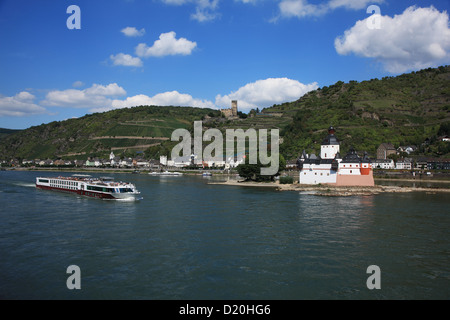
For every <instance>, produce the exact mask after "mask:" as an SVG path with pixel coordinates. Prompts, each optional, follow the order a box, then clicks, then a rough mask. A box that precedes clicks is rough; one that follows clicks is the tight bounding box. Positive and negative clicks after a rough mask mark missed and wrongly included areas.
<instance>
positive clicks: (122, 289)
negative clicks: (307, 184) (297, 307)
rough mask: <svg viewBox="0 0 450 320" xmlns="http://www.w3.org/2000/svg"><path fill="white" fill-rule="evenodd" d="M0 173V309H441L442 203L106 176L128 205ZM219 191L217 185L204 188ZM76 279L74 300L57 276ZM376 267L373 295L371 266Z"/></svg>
mask: <svg viewBox="0 0 450 320" xmlns="http://www.w3.org/2000/svg"><path fill="white" fill-rule="evenodd" d="M38 175H48V176H57V175H58V173H46V174H43V173H37V172H9V171H6V172H5V171H2V172H0V201H1V204H2V205H1V209H0V226H1V227H0V298H12V299H449V298H450V289H449V288H450V268H449V265H450V255H449V254H450V244H449V243H450V236H449V231H448V230H449V228H450V217H449V204H450V200H449V197H448V195H447V194H445V193H441V194H425V193H407V194H379V195H373V196H361V197H360V196H354V197H318V196H314V195H310V194H301V193H298V192H277V191H274V190H270V189H265V188H263V189H261V188H249V187H234V186H222V185H208V181H209V180H208V179H206V178H202V177H199V176H183V177H158V176H156V177H155V176H149V175H144V174H139V175H135V174H113V175H110V176H113V177H114V178H115V179H116V180H123V181H131V182H133V183H135V184H136V186H137V187H138V189H139V190H140V191H141V193H142V196H143V199H142V200H141V201H137V202H117V201H105V200H97V199H91V198H84V197H78V196H76V195H71V194H63V193H56V192H52V191H43V190H37V189H36V188H35V187H34V181H35V177H36V176H38ZM213 179H214V177H213ZM69 265H77V266H79V267H80V269H81V290H69V289H67V287H66V280H67V278H68V277H69V274H67V273H66V268H67V267H68V266H69ZM370 265H377V266H379V267H380V269H381V289H380V290H369V289H368V288H367V286H366V280H367V278H368V277H369V276H370V275H369V274H367V273H366V270H367V267H368V266H370Z"/></svg>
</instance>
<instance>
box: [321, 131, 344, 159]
mask: <svg viewBox="0 0 450 320" xmlns="http://www.w3.org/2000/svg"><path fill="white" fill-rule="evenodd" d="M335 132H336V130H335V129H334V127H332V126H331V127H329V128H328V136H327V137H326V138H325V139H323V141H322V145H321V147H320V157H321V158H322V159H334V158H335V157H336V154H337V153H338V152H339V145H340V143H339V140H338V138H336V136H335V135H334V133H335Z"/></svg>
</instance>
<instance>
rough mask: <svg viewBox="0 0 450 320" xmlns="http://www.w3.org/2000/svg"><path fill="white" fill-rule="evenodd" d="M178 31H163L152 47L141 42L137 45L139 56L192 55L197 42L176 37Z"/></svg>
mask: <svg viewBox="0 0 450 320" xmlns="http://www.w3.org/2000/svg"><path fill="white" fill-rule="evenodd" d="M175 36H176V33H175V32H173V31H171V32H167V33H162V34H161V35H160V36H159V40H156V41H155V42H154V43H153V45H152V46H151V47H149V46H147V45H146V44H145V43H140V44H139V45H138V46H137V47H136V54H137V55H138V56H139V57H163V56H168V55H190V54H191V53H192V50H194V48H195V47H196V46H197V43H196V42H192V41H189V40H187V39H185V38H179V39H176V38H175Z"/></svg>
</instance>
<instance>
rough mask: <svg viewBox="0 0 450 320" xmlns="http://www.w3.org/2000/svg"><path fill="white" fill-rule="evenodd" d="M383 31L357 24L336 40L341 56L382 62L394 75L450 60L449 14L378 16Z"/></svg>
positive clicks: (413, 10) (421, 11) (413, 11)
mask: <svg viewBox="0 0 450 320" xmlns="http://www.w3.org/2000/svg"><path fill="white" fill-rule="evenodd" d="M378 18H379V19H380V28H379V29H374V28H369V27H368V24H367V23H368V21H369V19H371V17H368V18H367V19H365V20H362V21H357V22H356V24H355V25H354V26H353V27H352V28H350V29H349V30H346V31H345V32H344V35H343V36H340V37H338V38H336V39H335V48H336V51H337V52H338V53H339V54H341V55H347V54H351V53H354V54H356V55H357V56H361V57H367V58H373V59H376V60H377V61H379V62H381V63H382V64H383V65H384V67H385V69H386V70H387V71H389V72H391V73H401V72H405V71H408V70H417V69H422V68H426V67H432V66H437V65H439V64H445V63H448V62H449V61H450V29H449V27H448V24H449V18H448V14H447V12H445V11H444V12H439V11H438V10H436V9H435V8H434V7H430V8H417V7H415V6H412V7H409V8H407V9H406V10H405V11H404V12H403V13H402V14H400V15H395V16H394V17H393V18H391V17H389V16H378Z"/></svg>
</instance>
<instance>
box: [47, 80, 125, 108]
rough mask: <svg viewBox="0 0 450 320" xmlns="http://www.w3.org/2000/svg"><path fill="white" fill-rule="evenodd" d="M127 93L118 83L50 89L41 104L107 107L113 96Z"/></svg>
mask: <svg viewBox="0 0 450 320" xmlns="http://www.w3.org/2000/svg"><path fill="white" fill-rule="evenodd" d="M125 94H126V91H125V90H124V89H123V88H122V87H120V86H118V85H117V83H111V84H109V85H107V86H103V85H99V84H94V85H92V86H91V87H90V88H87V89H84V90H77V89H67V90H61V91H60V90H54V91H50V92H49V93H47V95H46V98H45V100H43V101H42V102H41V104H43V105H46V106H51V107H72V108H98V107H107V106H110V105H111V103H112V100H111V97H116V96H122V95H125Z"/></svg>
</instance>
